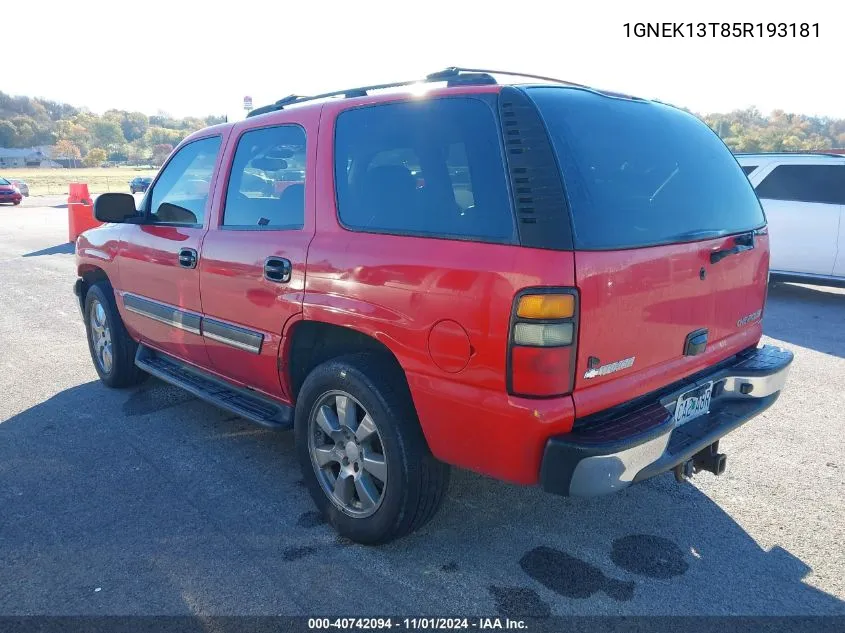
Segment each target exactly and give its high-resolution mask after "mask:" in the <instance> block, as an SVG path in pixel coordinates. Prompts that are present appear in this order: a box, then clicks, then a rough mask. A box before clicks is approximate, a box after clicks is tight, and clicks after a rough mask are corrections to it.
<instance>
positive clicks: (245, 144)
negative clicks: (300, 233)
mask: <svg viewBox="0 0 845 633" xmlns="http://www.w3.org/2000/svg"><path fill="white" fill-rule="evenodd" d="M305 156H306V154H305V130H303V129H302V128H301V127H299V126H298V125H280V126H275V127H267V128H261V129H258V130H251V131H249V132H245V133H244V134H243V135H242V136H241V138H240V140H239V141H238V148H237V150H236V151H235V158H234V160H233V162H232V171H231V175H230V177H229V185H228V188H227V190H226V206H225V207H224V210H223V226H224V227H229V228H241V229H249V228H254V229H262V228H264V229H295V228H301V227H302V225H303V224H304V221H305V171H306V170H305V162H306V159H305Z"/></svg>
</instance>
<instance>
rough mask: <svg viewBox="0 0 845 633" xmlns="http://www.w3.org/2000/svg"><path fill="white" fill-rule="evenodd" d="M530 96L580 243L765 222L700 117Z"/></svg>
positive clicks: (617, 102)
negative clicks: (550, 146)
mask: <svg viewBox="0 0 845 633" xmlns="http://www.w3.org/2000/svg"><path fill="white" fill-rule="evenodd" d="M528 94H529V95H530V96H531V97H532V98H533V99H534V101H535V102H536V103H537V106H538V107H539V109H540V112H541V114H542V115H543V118H544V119H545V122H546V125H547V126H548V129H549V133H550V135H551V138H552V144H553V145H554V148H555V152H556V153H557V156H558V161H559V163H560V167H561V171H562V172H563V180H564V183H565V186H566V191H567V195H568V197H569V202H570V205H571V208H572V217H573V228H574V231H575V240H576V246H577V247H578V248H584V249H614V248H633V247H640V246H649V245H656V244H666V243H671V242H683V241H694V240H697V239H706V238H710V237H717V236H719V235H728V234H731V233H738V232H742V231H747V230H750V229H754V228H758V227H760V226H762V225H763V224H764V222H765V219H764V216H763V211H762V209H761V207H760V203H759V202H758V200H757V196H756V195H755V193H754V190H753V188H752V187H751V185H750V183H749V182H748V179H747V178H746V177H745V175H744V174H743V171H742V169H741V168H740V167H739V165H738V164H737V162H736V160H735V159H734V157H733V155H732V154H731V153H730V151H729V150H728V149H727V148H726V147H725V145H724V144H723V143H722V141H721V140H720V139H719V138H718V137H717V136H716V135H715V134H714V133H713V132H712V131H711V130H710V129H709V128H708V127H707V126H706V125H705V124H704V123H702V122H700V121H699V120H698V119H696V118H695V117H694V116H692V115H690V114H687V113H685V112H683V111H681V110H678V109H676V108H672V107H670V106H665V105H662V104H659V103H652V102H643V101H633V100H629V99H617V98H612V97H607V96H604V95H599V94H596V93H593V92H589V91H586V90H573V89H565V88H545V87H543V88H540V87H538V88H529V89H528Z"/></svg>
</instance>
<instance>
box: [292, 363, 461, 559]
mask: <svg viewBox="0 0 845 633" xmlns="http://www.w3.org/2000/svg"><path fill="white" fill-rule="evenodd" d="M396 374H397V368H396V367H395V364H394V363H392V362H391V361H390V360H388V359H383V358H381V357H379V356H378V355H374V354H354V355H349V356H343V357H340V358H336V359H333V360H330V361H328V362H326V363H323V364H322V365H319V366H318V367H317V368H316V369H314V370H313V371H312V372H311V374H309V376H308V378H306V380H305V383H304V384H303V385H302V389H301V390H300V392H299V398H298V399H297V405H296V416H295V436H296V439H295V442H296V452H297V455H298V457H299V461H300V467H301V469H302V473H303V477H304V479H305V482H306V485H307V487H308V490H309V492H310V493H311V496H312V498H313V499H314V502H315V503H316V504H317V507H318V508H319V509H320V511H321V512H322V514H323V515H324V516H325V517H326V519H327V520H328V522H329V523H330V524H331V525H332V526H333V527H334V528H335V529H336V530H337V531H338V532H339V533H340V534H341V535H342V536H345V537H347V538H349V539H351V540H353V541H356V542H358V543H364V544H378V543H386V542H388V541H392V540H394V539H396V538H399V537H401V536H404V535H405V534H408V533H409V532H412V531H414V530H416V529H418V528H420V527H422V526H423V525H425V524H426V523H427V522H428V521H429V520H430V519H431V518H432V517H433V516H434V514H435V513H436V511H437V509H438V508H439V507H440V504H441V503H442V501H443V498H444V496H445V493H446V490H447V488H448V486H449V467H448V466H447V465H446V464H443V463H441V462H439V461H437V460H436V459H435V458H434V457H433V456H432V455H431V452H430V451H429V449H428V445H427V444H426V442H425V438H424V436H423V434H422V429H421V428H420V425H419V421H418V420H417V416H416V413H415V411H414V407H413V403H412V401H411V397H410V393H408V389H407V386H406V385H405V384H404V382H402V381H400V380H398V379H395V378H394V377H395V376H396Z"/></svg>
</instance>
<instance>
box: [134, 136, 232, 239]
mask: <svg viewBox="0 0 845 633" xmlns="http://www.w3.org/2000/svg"><path fill="white" fill-rule="evenodd" d="M219 150H220V137H219V136H212V137H209V138H204V139H201V140H199V141H194V142H192V143H188V144H187V145H185V146H184V147H182V148H181V149H180V150H179V151H178V152H176V153H175V154H174V155H173V158H171V159H170V161H168V163H167V165H165V166H164V169H163V170H162V172H161V175H160V176H159V178H158V181H157V182H156V184H155V187H153V189H152V193H151V194H150V197H149V199H150V213H152V215H153V217H154V219H155V220H156V221H157V222H162V223H176V224H202V223H203V219H204V217H205V204H206V201H207V200H208V194H209V189H210V187H211V176H212V174H213V173H214V165H215V163H216V161H217V152H218V151H219Z"/></svg>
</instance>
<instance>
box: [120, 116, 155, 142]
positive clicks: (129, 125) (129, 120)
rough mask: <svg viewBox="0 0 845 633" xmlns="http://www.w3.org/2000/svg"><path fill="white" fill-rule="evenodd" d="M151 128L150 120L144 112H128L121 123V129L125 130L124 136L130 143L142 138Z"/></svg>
mask: <svg viewBox="0 0 845 633" xmlns="http://www.w3.org/2000/svg"><path fill="white" fill-rule="evenodd" d="M149 126H150V120H149V119H148V118H147V115H146V114H144V113H143V112H127V113H126V115H125V116H124V117H123V120H122V121H121V122H120V127H121V129H122V130H123V136H124V137H125V138H126V140H127V141H129V142H130V143H131V142H132V141H134V140H136V139H139V138H142V137H143V136H144V134H145V133H146V132H147V128H148V127H149Z"/></svg>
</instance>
